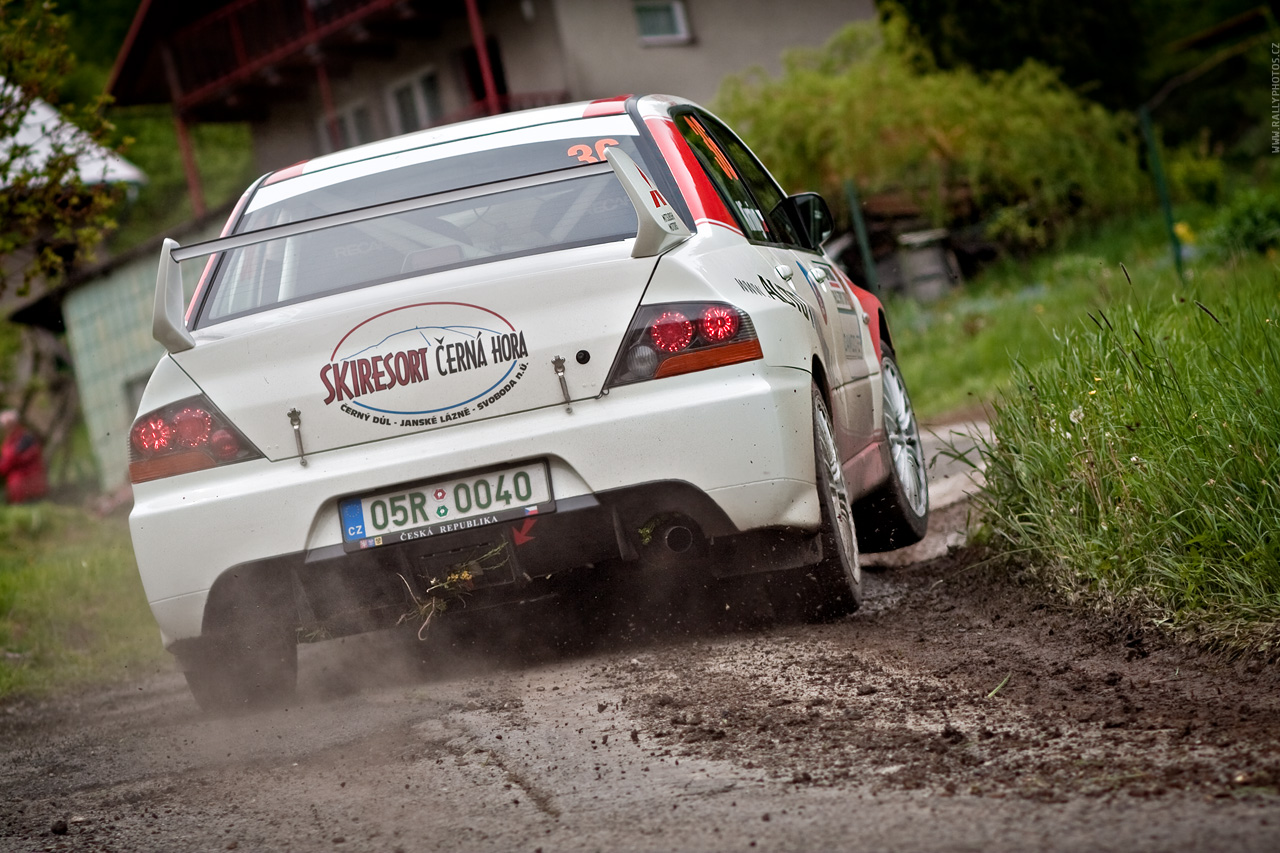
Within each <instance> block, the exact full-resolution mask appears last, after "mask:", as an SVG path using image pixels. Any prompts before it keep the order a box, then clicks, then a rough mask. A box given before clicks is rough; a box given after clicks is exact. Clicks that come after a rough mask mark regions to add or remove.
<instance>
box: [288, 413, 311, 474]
mask: <svg viewBox="0 0 1280 853" xmlns="http://www.w3.org/2000/svg"><path fill="white" fill-rule="evenodd" d="M289 423H291V424H293V440H294V441H296V442H297V443H298V464H299V465H301V466H302V467H303V468H306V467H307V457H306V456H305V455H303V453H302V412H299V411H298V410H297V409H290V410H289Z"/></svg>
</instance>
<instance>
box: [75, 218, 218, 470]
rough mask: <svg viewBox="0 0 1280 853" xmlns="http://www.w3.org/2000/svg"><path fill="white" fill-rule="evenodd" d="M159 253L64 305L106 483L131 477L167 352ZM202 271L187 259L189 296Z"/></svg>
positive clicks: (201, 231) (214, 224) (209, 231)
mask: <svg viewBox="0 0 1280 853" xmlns="http://www.w3.org/2000/svg"><path fill="white" fill-rule="evenodd" d="M224 215H225V213H224ZM221 229H222V221H221V219H219V218H217V217H214V218H213V219H211V220H208V221H206V222H205V223H204V224H203V225H202V226H200V227H198V228H196V229H193V230H191V231H188V232H186V233H182V234H179V235H175V236H176V237H177V239H178V240H179V241H180V242H181V243H183V244H190V243H199V242H201V241H204V240H211V239H213V238H215V237H217V236H218V234H219V232H220V231H221ZM158 260H159V247H157V248H156V251H155V252H152V253H147V254H143V255H139V256H137V257H134V258H131V259H130V260H127V261H124V262H122V263H120V264H117V265H114V266H112V267H110V268H109V269H108V270H106V271H105V272H104V273H103V274H102V275H100V276H98V277H96V278H94V279H92V280H90V281H88V282H86V283H84V284H83V285H81V286H80V287H78V288H76V289H75V290H72V291H71V292H70V293H68V294H67V297H66V299H64V300H63V304H62V317H63V320H64V322H65V323H66V328H67V346H68V347H69V348H70V350H71V357H72V359H73V360H74V362H75V366H76V386H77V388H78V389H79V391H80V407H81V411H82V412H83V414H84V421H85V426H86V427H87V428H88V431H89V440H90V442H91V443H92V446H93V454H94V458H95V459H96V460H97V462H98V478H99V485H100V486H101V487H102V489H103V490H112V489H115V488H116V487H117V486H119V485H121V484H122V483H124V482H125V481H127V480H128V478H129V449H128V444H127V442H128V435H129V427H130V426H131V425H132V424H133V419H134V417H135V416H136V415H137V411H136V410H137V405H138V399H139V398H140V397H141V393H142V388H143V387H144V386H145V384H146V380H147V379H148V377H150V376H151V371H152V370H153V369H154V368H155V366H156V362H157V361H159V360H160V357H161V356H162V355H164V347H162V346H161V345H160V344H158V343H156V341H155V340H154V339H153V338H152V337H151V312H152V307H153V305H154V304H155V293H156V268H157V266H158ZM201 262H203V260H201ZM193 263H194V262H193ZM198 274H199V270H198V269H197V268H195V267H192V266H191V265H190V263H189V264H184V265H183V275H184V281H183V284H184V285H185V286H186V291H187V298H188V299H190V297H191V294H192V292H193V291H194V290H195V284H196V279H197V277H198Z"/></svg>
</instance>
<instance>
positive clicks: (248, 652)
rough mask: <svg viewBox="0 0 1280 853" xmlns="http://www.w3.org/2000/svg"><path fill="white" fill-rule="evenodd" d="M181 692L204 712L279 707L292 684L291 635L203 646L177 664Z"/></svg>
mask: <svg viewBox="0 0 1280 853" xmlns="http://www.w3.org/2000/svg"><path fill="white" fill-rule="evenodd" d="M183 665H184V667H185V670H184V672H183V675H184V676H186V679H187V687H188V688H190V690H191V695H192V696H193V697H194V698H195V700H196V704H198V705H199V706H200V707H201V708H202V709H204V710H205V711H211V712H227V711H236V710H243V709H249V708H260V707H269V706H272V705H279V704H282V703H283V702H285V701H287V700H288V699H290V698H292V697H293V695H294V692H295V690H296V688H297V683H298V645H297V642H296V639H295V638H294V636H293V634H292V632H287V631H283V630H271V631H267V630H262V631H256V632H252V633H250V632H246V633H245V634H243V635H238V636H234V637H226V638H223V639H221V640H219V641H215V642H209V643H206V644H205V645H204V646H202V647H201V648H200V650H199V651H198V652H196V653H194V654H189V655H185V656H184V658H183Z"/></svg>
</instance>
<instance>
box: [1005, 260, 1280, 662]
mask: <svg viewBox="0 0 1280 853" xmlns="http://www.w3.org/2000/svg"><path fill="white" fill-rule="evenodd" d="M1145 266H1146V265H1145V264H1143V265H1140V269H1139V270H1137V271H1135V273H1134V279H1135V280H1134V287H1133V289H1132V291H1131V293H1130V296H1129V298H1128V299H1126V300H1109V303H1110V305H1109V307H1103V306H1101V305H1099V304H1098V300H1097V299H1096V298H1095V299H1094V300H1093V303H1094V304H1093V305H1092V306H1091V307H1092V310H1091V311H1089V313H1088V315H1087V319H1086V320H1085V322H1083V323H1076V324H1074V325H1070V326H1068V327H1065V328H1063V329H1059V330H1058V332H1057V340H1056V345H1055V352H1056V355H1055V356H1054V357H1053V358H1051V359H1048V360H1045V361H1041V362H1038V363H1036V364H1026V363H1019V362H1017V361H1015V363H1014V365H1013V368H1012V373H1011V380H1010V383H1009V385H1008V386H1007V388H1006V390H1005V391H1004V392H1003V393H1002V394H1000V396H999V399H998V402H997V403H996V404H995V406H994V412H995V418H994V419H993V423H992V426H993V436H994V438H993V440H992V442H991V443H990V444H989V445H987V446H986V447H985V448H984V450H983V456H984V459H985V462H986V463H987V483H988V488H987V491H986V493H985V494H984V495H983V496H982V498H981V499H980V503H981V504H982V507H983V509H984V510H985V513H986V517H987V519H988V521H989V523H990V525H991V529H992V531H993V532H994V533H995V536H996V542H997V544H998V545H999V546H1001V547H1003V548H1005V549H1007V550H1009V551H1014V552H1019V553H1022V554H1023V555H1024V556H1025V558H1026V559H1027V560H1028V562H1029V563H1030V564H1031V565H1032V566H1034V567H1035V568H1036V570H1037V571H1038V572H1039V573H1040V574H1041V575H1042V576H1043V577H1044V578H1045V579H1046V580H1048V581H1049V582H1050V583H1051V584H1052V585H1053V586H1054V587H1056V588H1057V589H1058V590H1060V591H1061V592H1063V593H1065V594H1066V595H1068V596H1069V597H1073V598H1077V599H1081V600H1085V601H1088V602H1092V603H1094V604H1101V605H1103V606H1116V607H1123V608H1125V609H1128V610H1130V611H1136V612H1138V613H1141V614H1144V615H1145V616H1146V617H1148V618H1151V619H1153V620H1155V621H1158V622H1160V623H1162V624H1165V625H1168V626H1171V627H1173V628H1175V629H1178V630H1182V631H1187V632H1193V633H1195V634H1196V635H1197V636H1198V637H1199V639H1200V640H1201V641H1202V642H1203V643H1205V644H1207V645H1209V646H1216V647H1220V648H1224V649H1230V650H1234V651H1250V652H1259V653H1263V654H1267V655H1271V656H1275V655H1277V654H1280V329H1278V328H1277V327H1278V326H1280V298H1278V297H1280V269H1278V268H1277V265H1276V264H1275V263H1274V262H1273V261H1270V260H1266V259H1264V258H1262V257H1257V258H1254V259H1250V260H1245V261H1238V262H1235V263H1229V264H1209V263H1207V262H1206V263H1205V264H1203V265H1202V266H1201V267H1200V268H1199V269H1198V270H1197V272H1198V273H1199V274H1198V275H1197V276H1196V278H1195V279H1194V281H1195V283H1194V284H1192V285H1187V286H1176V287H1174V288H1172V289H1170V288H1169V287H1167V286H1155V287H1151V288H1147V287H1145V284H1146V283H1145V282H1144V281H1143V275H1144V274H1145V270H1144V269H1142V268H1141V267H1145ZM1089 307H1090V306H1086V305H1081V306H1080V309H1079V310H1080V313H1081V314H1084V313H1085V312H1086V310H1089Z"/></svg>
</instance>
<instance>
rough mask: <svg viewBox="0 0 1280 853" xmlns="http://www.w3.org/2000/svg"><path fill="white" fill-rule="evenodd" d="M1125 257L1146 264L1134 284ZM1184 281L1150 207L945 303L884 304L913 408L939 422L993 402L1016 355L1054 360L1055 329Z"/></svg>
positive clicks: (992, 273)
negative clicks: (1094, 311) (1093, 310)
mask: <svg viewBox="0 0 1280 853" xmlns="http://www.w3.org/2000/svg"><path fill="white" fill-rule="evenodd" d="M1191 212H1192V213H1194V212H1195V211H1191ZM1203 219H1204V221H1208V217H1207V215H1205V216H1204V217H1203ZM1121 262H1123V263H1125V264H1126V265H1127V266H1128V267H1129V269H1130V270H1135V269H1137V270H1141V276H1140V280H1139V281H1137V282H1135V285H1134V286H1131V285H1130V284H1129V282H1128V281H1127V280H1126V279H1125V276H1124V273H1123V272H1122V271H1121V269H1120V264H1121ZM1197 274H1200V273H1197ZM1179 287H1180V285H1179V284H1178V282H1177V277H1176V275H1175V273H1174V270H1173V262H1172V258H1171V256H1170V252H1169V244H1168V242H1167V238H1166V237H1165V233H1164V224H1163V222H1162V221H1161V219H1160V218H1159V216H1157V215H1145V216H1141V217H1135V218H1131V219H1128V220H1123V219H1122V220H1116V221H1113V222H1110V223H1108V224H1107V225H1106V226H1105V227H1104V228H1099V229H1097V230H1095V231H1094V232H1093V233H1084V232H1082V233H1081V234H1080V235H1079V236H1078V238H1077V239H1075V240H1073V241H1072V242H1071V243H1070V244H1069V245H1067V246H1066V247H1065V248H1063V249H1062V250H1060V251H1057V252H1053V253H1049V254H1045V255H1040V256H1037V257H1035V258H1033V259H1031V260H1029V261H1017V260H1011V259H1010V260H1005V261H1003V262H1001V263H998V264H996V265H994V266H992V267H989V268H987V269H985V270H984V271H983V272H982V273H981V274H980V275H978V276H977V277H975V278H974V279H972V280H970V281H967V282H966V283H965V284H964V285H963V286H961V287H958V288H956V289H955V290H954V291H953V292H952V293H951V295H950V296H949V297H948V298H946V299H943V300H941V301H939V302H934V303H927V304H921V303H917V302H914V301H912V300H909V299H902V298H888V299H887V300H886V308H887V311H888V315H889V323H890V326H891V328H892V330H893V338H894V345H895V349H896V354H897V356H898V360H899V363H900V364H901V366H902V370H903V374H904V375H905V376H906V379H907V385H908V387H909V388H910V389H911V399H912V402H913V403H914V405H915V409H916V412H917V413H918V414H919V415H920V416H921V417H922V418H924V419H926V420H934V421H937V420H945V419H947V418H948V417H949V416H951V415H954V414H955V413H956V412H957V411H961V410H966V409H970V408H973V407H976V406H980V405H982V404H985V403H990V402H991V401H993V400H994V399H995V396H996V393H997V392H998V391H999V390H1000V389H1002V388H1005V387H1007V386H1008V385H1009V383H1010V382H1011V380H1012V377H1013V369H1014V364H1015V362H1021V363H1023V364H1024V365H1028V366H1034V365H1037V364H1040V363H1042V362H1044V361H1047V360H1049V359H1051V358H1053V357H1054V356H1055V355H1056V354H1057V352H1058V348H1059V342H1058V335H1059V334H1060V333H1061V332H1062V331H1063V330H1064V329H1068V328H1074V327H1075V326H1078V325H1079V324H1080V323H1081V322H1082V321H1083V320H1084V319H1085V312H1086V311H1087V310H1089V309H1090V308H1094V307H1103V308H1105V307H1106V306H1109V305H1111V304H1113V302H1116V303H1125V302H1128V301H1131V300H1133V299H1135V298H1138V299H1141V298H1146V297H1147V296H1150V295H1153V294H1158V295H1166V294H1170V293H1172V292H1174V291H1175V290H1177V289H1178V288H1179Z"/></svg>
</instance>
